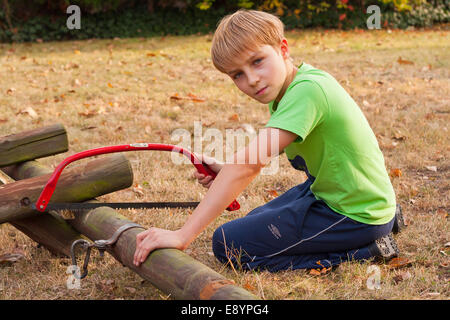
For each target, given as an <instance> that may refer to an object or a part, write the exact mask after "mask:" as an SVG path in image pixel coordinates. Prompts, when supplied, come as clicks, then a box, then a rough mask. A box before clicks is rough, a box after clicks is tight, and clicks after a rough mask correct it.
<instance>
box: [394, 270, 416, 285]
mask: <svg viewBox="0 0 450 320" xmlns="http://www.w3.org/2000/svg"><path fill="white" fill-rule="evenodd" d="M411 278H412V275H411V273H410V272H409V271H403V272H400V273H399V274H397V275H395V276H394V277H393V278H392V280H393V281H394V283H395V284H398V283H400V282H401V281H405V280H409V279H411Z"/></svg>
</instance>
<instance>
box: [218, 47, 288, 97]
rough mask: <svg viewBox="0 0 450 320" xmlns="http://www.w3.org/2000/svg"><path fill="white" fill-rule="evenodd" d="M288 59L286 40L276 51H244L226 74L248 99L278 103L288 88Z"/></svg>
mask: <svg viewBox="0 0 450 320" xmlns="http://www.w3.org/2000/svg"><path fill="white" fill-rule="evenodd" d="M288 58H289V51H288V48H287V41H286V40H283V41H282V43H281V44H280V47H277V48H274V47H273V46H270V45H262V46H260V47H259V48H257V49H256V50H254V51H249V50H247V51H244V52H242V53H241V54H240V55H239V56H238V57H236V58H235V59H234V60H233V62H232V64H231V65H230V66H229V67H228V68H227V69H226V70H225V71H226V73H227V74H228V75H229V76H230V78H231V79H232V80H233V82H234V83H235V84H236V86H237V87H238V88H239V90H241V91H242V92H244V93H245V94H246V95H248V96H249V97H251V98H253V99H255V100H257V101H259V102H261V103H269V102H271V101H273V100H277V101H279V100H280V99H281V98H282V96H283V94H284V92H285V91H286V88H287V87H288V85H289V83H288V81H287V77H288V74H289V72H288V66H289V64H288V63H286V62H287V61H288ZM289 70H290V69H289Z"/></svg>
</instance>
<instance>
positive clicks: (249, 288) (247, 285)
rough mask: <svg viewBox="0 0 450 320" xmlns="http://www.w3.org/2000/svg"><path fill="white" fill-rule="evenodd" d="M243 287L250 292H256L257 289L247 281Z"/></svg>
mask: <svg viewBox="0 0 450 320" xmlns="http://www.w3.org/2000/svg"><path fill="white" fill-rule="evenodd" d="M243 287H244V288H245V289H247V290H249V291H254V290H255V287H254V286H253V285H252V284H251V283H250V282H248V281H246V282H245V283H244V285H243Z"/></svg>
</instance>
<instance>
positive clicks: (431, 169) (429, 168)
mask: <svg viewBox="0 0 450 320" xmlns="http://www.w3.org/2000/svg"><path fill="white" fill-rule="evenodd" d="M425 168H427V169H428V170H430V171H433V172H437V167H436V166H425Z"/></svg>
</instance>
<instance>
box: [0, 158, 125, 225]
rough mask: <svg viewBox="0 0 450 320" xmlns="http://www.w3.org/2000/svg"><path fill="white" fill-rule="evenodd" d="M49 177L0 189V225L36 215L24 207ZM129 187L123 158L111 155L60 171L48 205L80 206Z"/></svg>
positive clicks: (27, 207) (27, 180)
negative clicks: (53, 203)
mask: <svg viewBox="0 0 450 320" xmlns="http://www.w3.org/2000/svg"><path fill="white" fill-rule="evenodd" d="M49 178H50V174H48V175H44V176H39V177H34V178H30V179H26V180H20V181H16V182H13V183H9V184H5V185H2V186H0V223H4V222H11V221H14V220H17V219H22V218H26V217H30V216H36V215H39V214H40V212H38V211H36V210H32V209H31V208H30V207H29V206H26V205H24V201H23V200H24V199H25V198H28V199H29V201H30V202H31V203H34V202H36V200H37V199H38V197H39V195H40V193H41V192H42V189H43V188H44V186H45V184H46V183H47V181H48V179H49ZM132 183H133V172H132V169H131V165H130V162H129V161H128V160H127V158H126V157H125V156H124V155H123V154H112V155H110V156H105V157H101V158H98V159H95V160H92V161H90V162H88V163H85V164H82V165H79V166H77V167H73V168H70V169H67V168H66V170H64V171H63V173H62V174H61V177H60V178H59V181H58V184H57V186H56V190H55V192H54V194H53V196H52V199H51V201H52V202H82V201H86V200H89V199H93V198H95V197H97V196H101V195H104V194H107V193H111V192H114V191H117V190H121V189H125V188H128V187H130V186H131V185H132Z"/></svg>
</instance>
